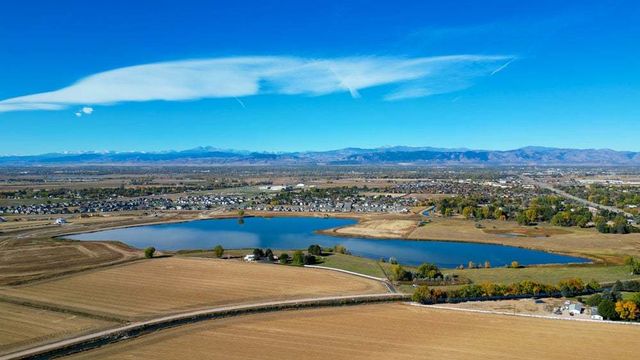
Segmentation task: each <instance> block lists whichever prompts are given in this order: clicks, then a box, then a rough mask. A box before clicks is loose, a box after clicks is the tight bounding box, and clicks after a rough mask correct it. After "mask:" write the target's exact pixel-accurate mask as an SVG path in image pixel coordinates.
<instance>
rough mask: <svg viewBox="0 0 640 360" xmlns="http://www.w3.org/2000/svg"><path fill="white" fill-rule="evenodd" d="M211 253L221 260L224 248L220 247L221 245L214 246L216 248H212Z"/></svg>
mask: <svg viewBox="0 0 640 360" xmlns="http://www.w3.org/2000/svg"><path fill="white" fill-rule="evenodd" d="M213 253H214V254H215V255H216V257H217V258H221V257H222V255H223V254H224V248H223V247H222V245H216V247H214V248H213Z"/></svg>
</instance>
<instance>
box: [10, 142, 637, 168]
mask: <svg viewBox="0 0 640 360" xmlns="http://www.w3.org/2000/svg"><path fill="white" fill-rule="evenodd" d="M100 164H103V165H143V164H146V165H399V164H402V165H492V166H499V165H541V166H544V165H558V166H563V165H585V166H586V165H597V166H640V152H631V151H615V150H609V149H559V148H545V147H525V148H521V149H515V150H505V151H496V150H470V149H442V148H431V147H406V146H402V147H400V146H398V147H386V148H376V149H360V148H345V149H339V150H331V151H309V152H290V153H268V152H249V151H236V150H221V149H216V148H211V147H198V148H195V149H190V150H183V151H163V152H103V153H97V152H85V153H73V154H68V153H52V154H42V155H29V156H0V165H3V166H29V165H100Z"/></svg>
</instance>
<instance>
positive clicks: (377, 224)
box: [326, 219, 418, 238]
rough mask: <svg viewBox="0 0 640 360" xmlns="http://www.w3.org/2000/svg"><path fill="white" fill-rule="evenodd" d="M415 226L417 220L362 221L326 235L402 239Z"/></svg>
mask: <svg viewBox="0 0 640 360" xmlns="http://www.w3.org/2000/svg"><path fill="white" fill-rule="evenodd" d="M417 225H418V221H417V220H410V219H377V220H362V221H360V222H359V223H357V224H354V225H351V226H347V227H343V228H338V229H335V230H332V231H328V232H326V233H329V234H331V233H334V235H343V236H365V237H386V238H402V237H405V236H407V235H408V234H409V233H411V231H413V230H414V229H415V228H416V226H417Z"/></svg>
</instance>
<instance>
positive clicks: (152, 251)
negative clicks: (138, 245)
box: [144, 246, 156, 259]
mask: <svg viewBox="0 0 640 360" xmlns="http://www.w3.org/2000/svg"><path fill="white" fill-rule="evenodd" d="M155 253H156V248H154V247H153V246H150V247H148V248H146V249H144V257H146V258H147V259H151V258H152V257H153V255H154V254H155Z"/></svg>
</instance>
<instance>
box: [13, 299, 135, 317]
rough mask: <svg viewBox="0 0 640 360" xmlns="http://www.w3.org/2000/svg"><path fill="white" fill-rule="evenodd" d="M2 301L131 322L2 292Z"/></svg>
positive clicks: (83, 315) (64, 312)
mask: <svg viewBox="0 0 640 360" xmlns="http://www.w3.org/2000/svg"><path fill="white" fill-rule="evenodd" d="M0 302H5V303H9V304H14V305H19V306H24V307H30V308H34V309H40V310H47V311H53V312H58V313H63V314H71V315H77V316H82V317H85V318H89V319H96V320H102V321H109V322H115V323H121V324H124V323H127V322H129V321H128V320H127V319H123V318H119V317H117V316H112V315H106V314H104V315H103V314H97V313H92V312H87V311H83V310H80V309H74V308H68V307H62V306H59V305H57V304H52V303H46V302H39V301H33V300H30V299H24V298H20V297H14V296H8V295H5V294H2V293H0Z"/></svg>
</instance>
